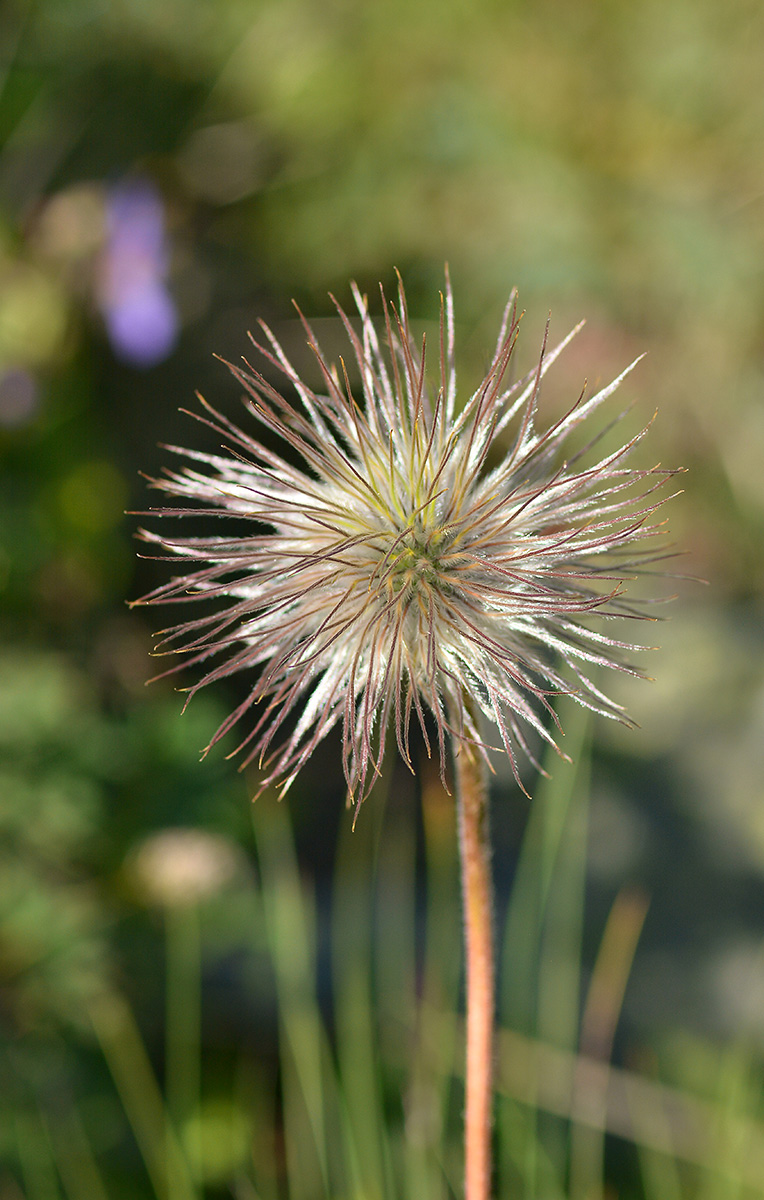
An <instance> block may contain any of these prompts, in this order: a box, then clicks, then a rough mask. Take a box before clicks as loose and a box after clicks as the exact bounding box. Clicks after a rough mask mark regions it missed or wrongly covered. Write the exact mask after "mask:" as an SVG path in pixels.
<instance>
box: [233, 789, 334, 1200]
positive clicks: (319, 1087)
mask: <svg viewBox="0 0 764 1200" xmlns="http://www.w3.org/2000/svg"><path fill="white" fill-rule="evenodd" d="M252 825H253V829H254V834H255V843H256V848H257V855H258V862H259V865H260V874H261V884H262V904H263V915H264V919H265V926H266V935H267V940H268V945H269V949H270V954H271V959H272V962H273V969H274V973H275V978H276V989H277V999H278V1011H279V1025H280V1030H281V1041H282V1051H281V1058H282V1084H283V1108H284V1123H285V1134H286V1141H287V1144H286V1160H287V1170H288V1174H289V1187H290V1196H292V1197H293V1198H294V1200H302V1197H303V1196H305V1197H308V1196H311V1197H317V1196H319V1195H321V1196H326V1197H327V1198H328V1197H329V1196H330V1185H329V1171H328V1164H327V1153H326V1119H325V1098H324V1081H323V1068H322V1049H321V1047H322V1039H323V1036H324V1034H323V1027H322V1021H321V1013H320V1010H319V1006H318V1000H317V997H316V975H315V959H314V947H315V945H316V926H315V914H314V912H313V906H312V903H311V901H310V900H309V898H308V896H307V894H306V892H305V889H304V888H303V887H302V883H301V880H300V874H299V870H298V866H297V859H296V855H295V849H294V843H293V840H292V835H291V830H290V828H289V821H288V817H287V815H286V809H285V806H283V805H280V804H276V803H274V801H273V798H272V797H271V796H270V795H266V796H265V797H264V798H263V799H262V800H261V801H260V802H259V803H257V804H253V805H252Z"/></svg>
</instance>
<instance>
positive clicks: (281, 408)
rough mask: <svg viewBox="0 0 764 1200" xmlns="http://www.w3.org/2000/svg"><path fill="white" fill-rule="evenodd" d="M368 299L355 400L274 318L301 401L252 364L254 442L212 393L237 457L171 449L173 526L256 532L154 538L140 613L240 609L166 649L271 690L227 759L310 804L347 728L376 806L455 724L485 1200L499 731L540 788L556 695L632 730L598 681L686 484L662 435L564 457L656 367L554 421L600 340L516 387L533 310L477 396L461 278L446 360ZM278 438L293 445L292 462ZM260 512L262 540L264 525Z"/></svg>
mask: <svg viewBox="0 0 764 1200" xmlns="http://www.w3.org/2000/svg"><path fill="white" fill-rule="evenodd" d="M353 295H354V299H355V304H356V307H357V310H358V317H357V318H356V320H355V321H351V319H350V317H348V316H347V315H346V313H345V312H344V311H343V309H342V308H341V307H340V306H339V305H337V311H338V314H339V319H340V320H341V322H342V324H343V325H344V327H345V331H346V333H347V337H348V342H349V346H350V351H351V357H352V359H354V360H355V363H354V365H353V368H352V374H353V376H354V381H353V383H352V384H351V382H350V372H349V371H348V370H347V369H346V364H345V362H344V361H342V360H340V365H339V367H336V366H334V365H331V364H330V363H329V362H327V360H326V358H325V356H324V354H323V353H322V351H321V349H320V348H319V345H318V342H317V339H316V337H315V335H314V333H313V331H312V329H311V327H310V324H309V323H308V321H306V320H305V319H304V317H302V315H300V320H301V321H302V324H303V326H304V329H305V334H306V337H307V341H308V344H309V345H310V347H311V349H312V351H313V353H314V354H315V357H316V361H317V366H318V371H319V372H320V376H321V378H322V380H323V383H322V386H321V388H320V391H314V390H313V388H311V387H309V386H308V385H307V384H306V383H305V382H304V381H303V380H302V379H301V378H300V376H299V375H298V373H297V371H296V370H295V369H294V367H293V366H292V365H291V363H290V361H289V359H288V358H287V356H286V354H285V353H284V351H283V349H282V347H281V346H280V344H279V342H278V341H277V339H276V338H275V337H274V335H273V334H272V333H271V331H270V330H269V329H268V327H267V326H266V325H264V324H263V325H262V326H261V328H262V333H263V340H262V341H257V340H255V339H254V338H253V339H252V340H253V342H254V345H255V347H256V349H257V350H258V351H259V353H260V354H261V355H262V356H263V357H264V359H265V360H267V363H268V369H269V372H270V373H271V374H273V371H274V369H275V370H276V371H277V372H280V374H281V376H282V377H283V379H284V380H285V383H286V385H287V391H288V393H289V394H288V395H283V394H282V393H281V391H279V390H278V389H277V388H276V387H275V386H274V385H273V384H272V383H271V382H270V381H269V379H267V378H266V377H265V376H264V375H263V374H262V373H260V372H259V371H258V370H256V369H254V368H253V367H251V366H250V365H249V363H247V362H246V361H245V362H244V365H243V366H231V365H230V364H229V366H230V370H231V371H232V372H233V374H234V376H235V377H236V379H237V380H238V381H239V383H241V385H242V386H243V388H244V390H245V392H246V393H247V396H248V400H247V408H248V410H249V418H251V424H250V426H248V428H247V429H242V428H240V427H239V426H238V425H236V424H233V423H232V422H231V421H229V420H228V419H227V418H226V417H224V416H221V415H220V414H219V413H217V412H216V411H215V410H214V409H213V408H211V407H210V405H209V404H207V402H206V401H204V400H201V404H202V408H203V411H202V412H201V413H200V414H199V420H201V421H202V423H204V424H206V425H208V426H210V427H211V429H212V430H213V431H214V433H216V434H217V435H218V436H220V437H222V438H223V440H224V442H225V443H227V446H228V450H227V451H226V452H223V453H206V452H201V451H196V450H180V449H178V448H177V447H171V448H170V449H172V450H173V451H174V452H175V453H177V454H179V455H181V456H182V457H184V458H186V459H187V460H190V463H191V465H187V466H184V467H183V469H182V470H180V471H168V472H167V473H166V474H165V475H164V476H162V477H161V478H159V479H156V480H153V481H152V483H153V486H154V487H156V488H159V489H160V490H162V491H164V492H167V493H169V494H170V495H173V496H177V497H180V498H182V499H183V500H184V501H190V502H191V504H190V506H189V507H176V508H166V509H162V510H159V511H160V514H161V515H162V516H166V517H168V516H169V517H184V516H187V515H194V516H197V515H199V514H200V513H206V514H209V515H211V516H215V517H221V516H223V517H225V516H228V515H231V516H234V517H236V518H239V520H238V521H237V526H236V528H237V532H236V533H235V534H227V533H226V532H225V530H224V531H223V533H222V535H221V536H218V537H193V538H183V537H173V536H169V535H168V534H158V533H155V532H147V531H142V533H141V536H142V538H143V539H144V540H145V541H147V542H150V543H153V544H155V545H157V546H159V547H161V548H162V549H163V550H165V551H167V552H168V554H169V557H170V558H171V560H172V561H174V562H177V563H180V564H181V570H180V573H179V574H177V575H176V576H175V577H174V578H173V579H172V580H171V581H170V582H169V583H166V584H164V585H163V586H161V587H159V588H157V589H156V591H154V592H152V593H151V594H150V595H148V596H146V597H145V598H144V599H143V600H142V601H139V603H148V604H167V603H171V602H175V601H189V600H207V601H212V602H216V603H214V605H213V611H212V612H208V613H207V614H206V615H203V616H200V617H197V618H195V619H192V620H189V621H186V622H184V623H183V624H180V625H178V626H177V627H175V628H173V629H170V630H169V631H167V632H166V634H165V635H164V640H163V641H162V642H161V643H160V646H159V647H158V648H159V649H160V650H164V651H166V652H180V653H181V654H182V655H183V660H182V662H181V665H187V664H188V663H189V662H190V663H192V664H194V665H196V666H199V665H202V666H203V670H202V677H201V679H200V680H199V682H197V683H196V684H195V685H194V686H193V687H192V688H191V689H190V691H191V693H192V694H193V693H194V692H195V691H196V690H197V689H198V688H200V687H202V686H204V685H205V684H209V683H212V682H214V681H215V680H218V679H223V678H225V677H227V676H231V675H234V674H238V673H239V672H246V673H247V677H248V678H247V682H248V691H247V695H246V697H245V698H244V700H243V701H242V702H241V703H240V704H239V706H238V707H237V708H236V710H235V711H234V712H232V713H231V715H230V716H229V717H228V718H227V719H226V720H225V721H224V722H223V724H222V725H221V726H220V728H219V729H218V730H217V732H216V733H215V734H214V735H213V737H212V740H211V742H210V746H212V745H214V744H215V743H216V742H217V741H218V740H219V739H221V738H222V737H223V736H224V735H225V734H226V733H228V731H229V730H230V729H231V728H232V727H233V726H235V725H238V724H239V723H241V727H242V728H243V729H244V735H243V739H242V740H241V744H240V746H239V751H241V752H242V753H243V764H244V765H246V764H247V763H249V762H252V761H253V760H256V761H257V762H258V763H259V765H260V767H261V770H262V772H263V779H262V787H263V788H264V787H266V786H268V785H270V784H272V783H275V782H278V783H280V784H281V786H282V790H286V788H288V786H289V785H290V784H291V782H292V781H293V780H294V778H295V776H296V775H297V773H298V772H299V771H300V769H301V768H302V767H303V766H304V765H305V763H306V762H307V760H308V759H309V758H310V755H311V753H312V751H313V750H314V749H315V747H316V745H317V744H318V742H319V741H320V740H321V739H322V738H323V737H325V735H326V734H327V733H328V732H329V731H330V730H331V729H332V728H333V727H334V726H336V725H338V724H341V727H342V746H343V764H344V772H345V778H346V780H347V785H348V791H349V794H350V796H351V797H353V798H354V799H355V802H356V804H357V805H360V803H361V801H362V799H363V798H364V796H365V795H366V794H367V792H368V790H369V789H370V786H371V784H372V783H373V781H374V778H375V777H376V776H377V775H378V774H379V772H380V770H381V766H382V760H383V757H384V754H385V747H386V742H387V741H388V738H389V737H390V736H391V735H392V732H393V731H394V736H395V741H396V742H397V747H398V750H399V752H400V754H401V756H402V758H403V759H404V761H405V762H406V763H408V764H409V766H411V757H412V756H411V751H410V744H409V729H410V726H411V722H412V719H413V720H415V722H416V723H417V724H418V725H419V726H420V727H421V731H422V735H423V737H424V739H425V742H426V743H427V748H428V751H429V749H430V747H429V743H428V742H427V739H428V737H429V734H430V731H431V730H433V729H434V730H435V731H436V737H437V743H438V746H437V752H438V754H439V757H440V763H441V771H442V773H443V774H444V775H445V771H446V757H447V751H446V746H447V743H449V742H450V743H451V745H452V746H453V748H454V749H455V751H456V755H455V777H456V790H457V796H458V801H459V806H460V837H461V851H462V867H463V884H464V900H465V919H466V933H467V951H468V1030H467V1038H468V1055H467V1057H468V1069H467V1118H466V1119H467V1134H466V1147H467V1195H468V1197H469V1200H483V1197H485V1196H486V1195H487V1194H488V1187H489V1178H490V1160H489V1154H488V1144H489V1138H488V1131H489V1128H490V1119H489V1114H490V1104H489V1097H490V1057H491V1050H490V1037H491V1034H490V1027H491V1022H492V1009H493V1001H492V962H491V938H490V910H491V905H490V889H489V886H488V867H487V837H488V834H487V821H486V807H485V787H484V779H483V776H484V771H483V767H484V763H487V761H488V749H487V746H486V744H485V741H484V740H483V737H482V736H481V732H480V730H479V728H478V721H479V715H480V714H481V713H482V714H483V716H484V717H486V718H488V721H489V722H491V723H492V726H493V728H494V730H495V731H496V734H495V740H496V742H497V743H498V744H499V748H500V749H501V748H502V747H503V749H504V751H506V754H507V755H508V757H509V761H510V763H511V766H512V770H513V771H514V773H515V776H516V778H517V779H518V781H519V757H520V756H521V755H526V756H528V757H531V758H532V742H533V741H534V740H538V739H542V740H545V741H547V742H551V743H553V744H554V741H555V718H554V712H553V709H552V704H551V700H552V697H553V696H554V694H556V693H560V692H572V693H573V694H574V695H575V696H576V697H577V699H578V700H579V701H580V702H581V703H582V704H584V705H586V706H587V707H588V708H590V709H592V710H593V711H594V712H596V713H600V714H603V715H605V716H607V717H615V718H619V719H626V718H625V716H624V713H623V711H622V709H621V708H620V706H619V705H617V704H616V703H615V702H614V701H612V700H610V699H608V697H607V696H606V695H605V694H604V693H603V692H602V691H601V690H600V689H599V686H598V684H597V682H595V678H594V677H595V676H596V675H597V674H598V673H599V669H600V668H603V667H609V668H616V669H619V670H628V671H632V670H634V668H632V667H631V666H630V665H628V663H627V656H628V654H629V652H630V651H632V650H633V649H635V648H636V647H634V646H633V645H631V644H630V643H629V642H625V641H622V640H618V639H616V638H614V637H612V636H609V635H608V634H607V633H605V632H603V630H602V629H601V628H599V625H600V622H599V621H598V620H596V618H601V617H607V618H612V617H634V616H638V615H644V613H643V612H642V610H641V609H639V608H638V607H637V606H635V605H633V604H631V603H630V602H629V601H628V600H627V598H626V596H625V595H624V584H625V582H626V580H628V579H629V578H630V577H632V576H633V575H634V574H635V573H638V572H639V570H640V567H642V566H644V565H645V563H646V562H648V561H650V560H652V559H654V558H655V557H656V556H657V552H656V550H655V549H654V548H652V546H653V543H652V541H651V539H653V538H654V537H655V535H656V534H657V533H659V532H660V529H661V525H662V522H661V521H659V520H656V519H654V514H655V512H656V509H657V508H658V507H659V506H660V504H661V503H662V500H661V499H660V497H659V496H657V495H656V490H657V489H659V488H661V487H662V485H664V484H665V483H666V481H667V479H668V478H670V476H671V475H672V474H673V472H671V471H667V470H663V469H661V468H660V467H652V468H648V469H641V468H640V469H637V468H634V467H629V466H627V465H626V462H627V459H628V458H629V455H630V453H631V451H632V450H633V448H634V447H635V445H636V444H637V443H638V442H639V441H640V439H641V438H642V437H643V436H644V434H645V432H646V430H645V429H643V430H642V432H641V433H638V434H637V435H636V436H634V437H631V438H629V439H627V440H626V441H625V442H624V443H623V444H622V445H620V446H619V447H618V448H616V449H614V450H608V451H607V452H605V451H604V450H602V449H600V450H599V451H598V444H599V443H600V441H601V438H602V436H603V430H602V429H599V430H598V431H595V432H594V433H593V435H592V436H590V438H589V439H588V444H587V445H586V446H585V448H584V449H581V448H580V447H578V448H576V449H573V450H571V451H570V452H569V454H568V456H567V458H565V457H564V448H565V447H566V445H568V444H569V442H568V439H569V438H570V435H571V434H573V433H574V431H576V430H577V429H578V427H579V426H581V425H582V424H583V423H584V422H589V421H591V419H592V418H594V417H595V416H596V415H597V414H598V412H599V410H600V409H601V408H602V407H603V406H604V405H605V403H606V401H608V400H609V398H610V397H611V396H612V394H613V393H614V392H615V391H616V389H617V388H618V386H619V384H620V383H621V381H622V379H623V378H624V376H625V375H626V374H627V373H628V371H629V370H631V367H629V368H627V371H624V372H623V374H622V375H620V376H619V377H618V378H617V379H616V380H614V381H613V382H612V383H610V384H609V385H608V386H607V387H604V388H602V389H601V390H600V391H598V392H597V393H596V394H594V395H592V396H590V397H588V398H586V397H585V395H582V396H580V397H579V398H578V399H577V400H576V402H575V403H574V404H573V405H572V407H571V408H570V409H569V411H567V412H566V413H565V414H564V415H563V416H561V417H560V418H559V419H557V420H556V421H554V422H553V423H552V424H551V425H549V426H548V427H547V428H545V429H539V428H537V421H536V417H537V407H538V399H539V389H540V384H541V380H542V378H543V376H544V375H545V373H546V371H547V370H548V369H549V367H550V366H551V365H552V364H553V362H554V361H555V359H556V358H557V356H558V355H559V354H560V352H561V351H562V350H563V349H564V347H565V346H566V345H567V343H568V342H569V341H570V338H571V337H572V336H573V334H574V333H575V332H576V330H574V331H573V333H571V334H570V335H569V336H568V337H567V338H566V339H565V340H564V341H563V342H562V343H561V344H560V345H558V346H557V347H556V348H554V349H552V350H548V349H547V346H546V338H545V340H544V346H543V347H542V352H541V355H540V358H539V361H538V364H537V366H536V368H535V369H534V370H533V371H532V372H530V374H529V375H527V376H526V377H525V378H522V379H519V380H516V381H514V382H512V381H510V378H509V374H510V373H509V370H508V368H509V365H510V360H511V357H512V353H513V350H514V347H515V343H516V340H517V334H518V328H519V320H520V314H518V311H517V308H516V303H515V298H514V295H513V296H512V297H511V298H510V301H509V304H508V305H507V308H506V310H505V313H504V319H503V322H502V326H501V331H500V334H499V338H498V343H497V347H496V351H495V353H494V356H493V359H492V361H491V364H490V367H489V369H488V372H487V374H486V376H485V378H484V379H483V380H482V382H481V383H480V385H479V386H478V388H477V390H476V391H475V392H474V393H473V394H472V395H470V396H468V397H460V396H459V394H458V392H457V386H456V375H455V371H454V318H453V304H452V297H451V290H450V286H449V284H448V280H447V281H446V291H445V296H444V297H442V298H441V309H440V331H439V337H438V338H436V342H437V344H436V346H435V347H434V354H432V353H431V351H430V347H429V346H428V347H427V350H428V356H427V362H426V358H425V342H424V339H422V342H421V344H418V343H417V342H416V340H415V338H414V336H413V334H412V330H411V325H410V322H409V316H408V311H407V307H406V298H405V294H404V290H403V286H402V285H400V286H399V290H398V302H397V305H390V306H388V305H387V303H386V302H385V299H384V293H383V298H382V299H383V310H384V324H383V325H380V328H379V331H378V327H377V325H376V324H375V323H374V321H373V320H372V317H371V315H370V312H369V307H368V304H367V300H366V298H365V297H363V296H362V295H361V294H360V293H359V292H358V290H357V289H355V288H354V290H353ZM431 359H434V370H432V371H431V372H430V371H428V367H429V364H430V360H431ZM633 365H634V364H632V366H633ZM431 375H432V376H433V377H434V378H433V379H431V377H430V376H431ZM614 423H615V422H614V421H612V420H609V419H608V420H607V421H606V422H605V427H606V428H607V429H610V428H611V426H612V425H613V424H614ZM258 426H259V427H260V433H259V434H258ZM263 431H264V432H263ZM274 439H275V441H274ZM584 440H586V439H584ZM278 441H280V442H281V443H283V447H284V452H283V454H282V453H279V451H278V450H275V449H273V445H274V444H277V443H278ZM592 460H593V461H592ZM242 518H243V519H244V521H245V522H250V523H251V531H246V526H245V532H243V533H242V532H241V528H242V523H241V519H242ZM172 669H178V668H177V667H176V668H172ZM428 712H429V714H430V715H431V717H430V721H428V720H427V716H426V714H427V713H428ZM432 718H434V722H433V721H432ZM285 729H288V730H289V732H286V733H284V730H285ZM529 734H530V737H529ZM208 749H209V747H208Z"/></svg>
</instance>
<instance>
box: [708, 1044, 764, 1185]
mask: <svg viewBox="0 0 764 1200" xmlns="http://www.w3.org/2000/svg"><path fill="white" fill-rule="evenodd" d="M760 1103H761V1075H760V1070H757V1069H756V1067H755V1066H754V1059H753V1056H752V1054H751V1052H750V1050H749V1049H748V1048H747V1047H745V1046H743V1045H737V1046H732V1047H730V1048H729V1049H728V1050H727V1051H726V1052H725V1053H724V1054H723V1057H722V1063H721V1070H720V1072H719V1080H718V1090H717V1100H716V1105H717V1107H716V1123H715V1129H714V1130H713V1143H712V1144H713V1148H714V1153H713V1160H712V1163H711V1169H710V1170H708V1171H706V1172H705V1173H704V1176H703V1182H702V1186H701V1187H700V1188H699V1190H698V1200H741V1197H742V1196H746V1197H748V1196H750V1195H751V1189H750V1182H749V1180H748V1179H746V1176H747V1175H750V1170H748V1171H747V1170H746V1169H745V1167H746V1164H747V1163H748V1162H749V1159H750V1155H751V1150H752V1143H753V1138H752V1136H751V1132H752V1131H751V1123H750V1115H751V1110H752V1109H753V1110H754V1112H756V1109H757V1107H758V1106H759V1105H760ZM754 1194H758V1195H764V1178H762V1180H761V1187H760V1190H759V1192H758V1193H754Z"/></svg>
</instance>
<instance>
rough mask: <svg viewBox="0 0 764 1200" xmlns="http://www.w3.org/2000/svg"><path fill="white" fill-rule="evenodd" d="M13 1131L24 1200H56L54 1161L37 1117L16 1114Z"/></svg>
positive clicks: (57, 1187)
mask: <svg viewBox="0 0 764 1200" xmlns="http://www.w3.org/2000/svg"><path fill="white" fill-rule="evenodd" d="M13 1127H14V1134H15V1139H16V1152H17V1154H18V1159H19V1165H20V1167H21V1176H22V1179H23V1181H24V1191H25V1193H26V1197H25V1200H60V1197H61V1191H60V1188H59V1186H58V1172H57V1170H56V1164H55V1160H54V1157H53V1153H52V1150H51V1146H50V1142H49V1141H48V1137H47V1133H46V1130H45V1128H44V1126H43V1124H42V1122H41V1121H40V1119H39V1117H37V1116H36V1115H35V1116H33V1115H32V1114H31V1113H29V1112H17V1113H16V1114H15V1116H14V1120H13Z"/></svg>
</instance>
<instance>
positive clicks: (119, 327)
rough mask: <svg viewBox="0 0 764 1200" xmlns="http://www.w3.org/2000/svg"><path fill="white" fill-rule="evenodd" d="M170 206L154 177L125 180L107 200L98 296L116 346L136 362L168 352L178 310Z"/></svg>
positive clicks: (175, 331)
mask: <svg viewBox="0 0 764 1200" xmlns="http://www.w3.org/2000/svg"><path fill="white" fill-rule="evenodd" d="M167 260H168V254H167V241H166V236H165V227H164V206H163V204H162V200H161V197H160V196H159V194H158V192H157V191H156V189H155V188H154V187H153V186H152V184H151V183H149V182H148V181H145V180H142V181H140V182H132V183H123V184H119V185H118V186H117V187H115V188H113V189H112V190H111V192H110V193H109V194H108V196H107V200H106V245H105V248H104V251H103V256H102V259H101V269H100V278H99V286H98V299H99V304H100V308H101V311H102V312H103V316H104V320H105V322H106V329H107V332H108V335H109V340H110V341H111V344H112V347H113V348H114V352H115V354H116V355H117V357H118V358H121V359H122V360H123V361H125V362H128V363H131V364H132V365H133V366H136V367H151V366H153V365H154V364H155V363H158V362H161V361H162V359H164V358H166V357H167V355H168V354H169V353H170V351H171V350H172V348H173V346H174V345H175V341H176V339H177V335H178V316H177V312H176V309H175V304H174V303H173V300H172V297H171V295H170V293H169V291H168V288H167V285H166V283H165V278H166V275H167V269H168V261H167Z"/></svg>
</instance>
